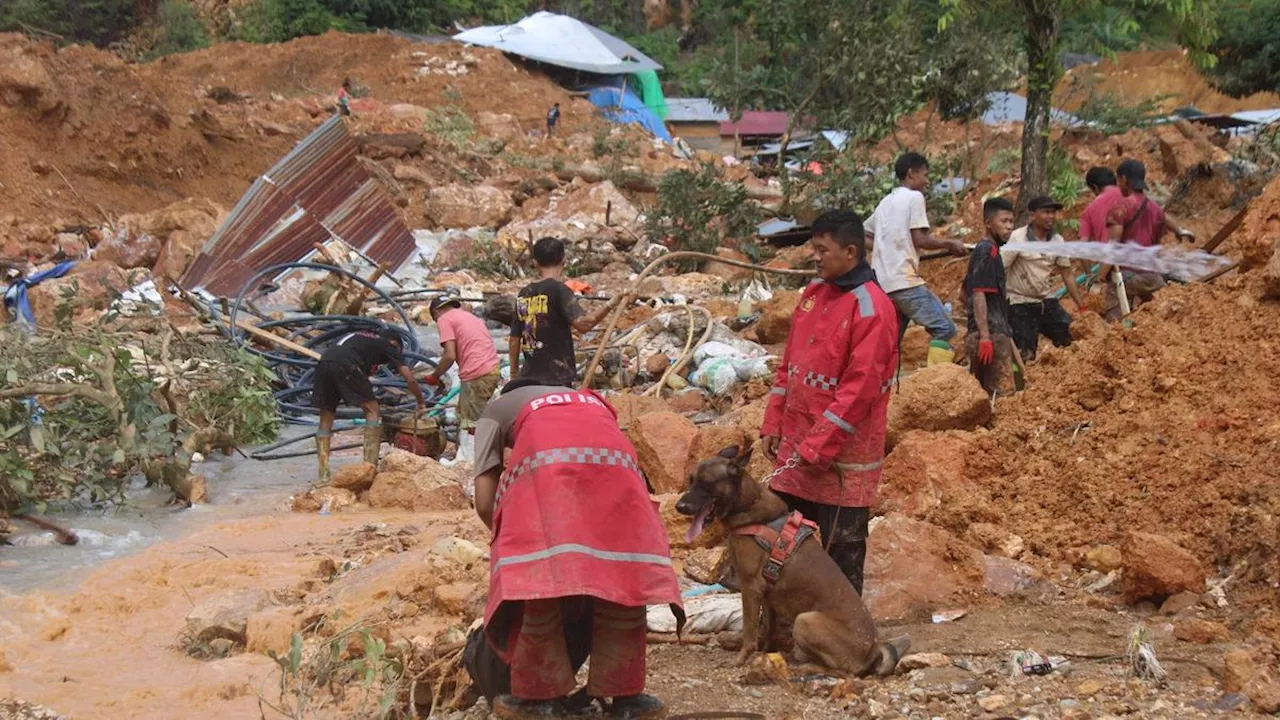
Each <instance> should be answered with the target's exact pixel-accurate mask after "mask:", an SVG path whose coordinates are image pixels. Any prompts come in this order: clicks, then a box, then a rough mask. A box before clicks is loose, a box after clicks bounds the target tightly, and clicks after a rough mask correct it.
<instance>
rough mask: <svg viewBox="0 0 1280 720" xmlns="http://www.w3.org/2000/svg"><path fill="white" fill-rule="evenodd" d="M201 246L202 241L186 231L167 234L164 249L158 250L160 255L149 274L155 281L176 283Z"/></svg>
mask: <svg viewBox="0 0 1280 720" xmlns="http://www.w3.org/2000/svg"><path fill="white" fill-rule="evenodd" d="M206 239H207V238H206ZM203 245H204V240H202V239H200V238H198V237H196V236H195V235H192V234H191V233H189V232H187V231H186V230H174V231H173V232H171V233H169V239H168V240H165V241H164V247H161V248H160V255H159V256H158V257H157V258H156V264H155V266H154V267H153V268H152V269H151V274H152V275H154V276H155V277H156V279H157V280H164V281H167V282H170V283H176V282H178V280H180V279H182V274H183V273H185V272H186V271H187V268H188V267H190V266H191V261H192V260H195V258H196V254H197V253H199V252H200V248H201V247H203Z"/></svg>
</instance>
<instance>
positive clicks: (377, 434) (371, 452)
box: [364, 421, 382, 469]
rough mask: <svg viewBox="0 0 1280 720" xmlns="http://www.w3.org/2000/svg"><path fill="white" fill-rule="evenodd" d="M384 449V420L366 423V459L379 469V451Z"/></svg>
mask: <svg viewBox="0 0 1280 720" xmlns="http://www.w3.org/2000/svg"><path fill="white" fill-rule="evenodd" d="M381 449H382V422H381V421H378V422H371V423H365V426H364V461H365V462H367V463H369V464H370V465H372V466H373V467H374V469H377V467H378V451H379V450H381Z"/></svg>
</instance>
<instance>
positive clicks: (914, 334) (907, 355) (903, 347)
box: [898, 323, 933, 370]
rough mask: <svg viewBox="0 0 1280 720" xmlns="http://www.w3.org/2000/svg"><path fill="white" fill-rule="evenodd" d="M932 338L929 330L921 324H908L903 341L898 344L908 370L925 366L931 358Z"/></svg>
mask: <svg viewBox="0 0 1280 720" xmlns="http://www.w3.org/2000/svg"><path fill="white" fill-rule="evenodd" d="M932 339H933V338H932V337H930V336H929V331H928V330H925V329H924V328H922V327H920V326H919V325H916V324H915V323H912V324H911V325H910V326H908V327H907V332H906V334H905V335H903V336H902V343H901V344H900V345H899V346H898V355H899V356H900V357H901V358H902V367H903V368H906V369H908V370H913V369H915V368H921V367H924V364H925V362H927V361H928V360H929V341H930V340H932Z"/></svg>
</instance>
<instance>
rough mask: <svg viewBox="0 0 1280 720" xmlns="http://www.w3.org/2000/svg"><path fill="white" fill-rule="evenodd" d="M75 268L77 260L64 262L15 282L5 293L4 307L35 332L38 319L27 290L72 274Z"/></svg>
mask: <svg viewBox="0 0 1280 720" xmlns="http://www.w3.org/2000/svg"><path fill="white" fill-rule="evenodd" d="M75 266H76V261H75V260H64V261H62V262H60V263H58V264H57V265H54V266H53V267H51V268H49V269H48V270H41V271H40V272H38V273H36V274H34V275H31V276H29V277H24V278H20V279H18V280H14V281H13V284H12V285H10V286H9V287H8V289H6V290H5V291H4V306H5V307H7V308H9V310H10V311H12V312H13V314H14V315H16V316H17V318H18V322H19V323H20V324H21V325H23V326H24V327H26V328H27V329H29V330H34V329H35V327H36V317H35V315H34V314H33V313H32V312H31V303H29V302H28V301H27V288H29V287H34V286H36V285H39V284H40V283H42V282H44V281H45V280H52V279H53V278H60V277H62V276H63V275H66V274H67V273H69V272H71V268H73V267H75Z"/></svg>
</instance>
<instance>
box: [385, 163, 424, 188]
mask: <svg viewBox="0 0 1280 720" xmlns="http://www.w3.org/2000/svg"><path fill="white" fill-rule="evenodd" d="M391 177H393V178H395V179H396V180H398V181H400V182H413V183H418V184H419V185H425V186H426V187H431V186H432V185H434V184H435V183H434V182H433V181H432V179H431V176H430V175H428V174H427V172H426V171H425V170H421V169H419V168H416V167H414V166H412V165H396V166H395V167H393V168H391Z"/></svg>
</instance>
